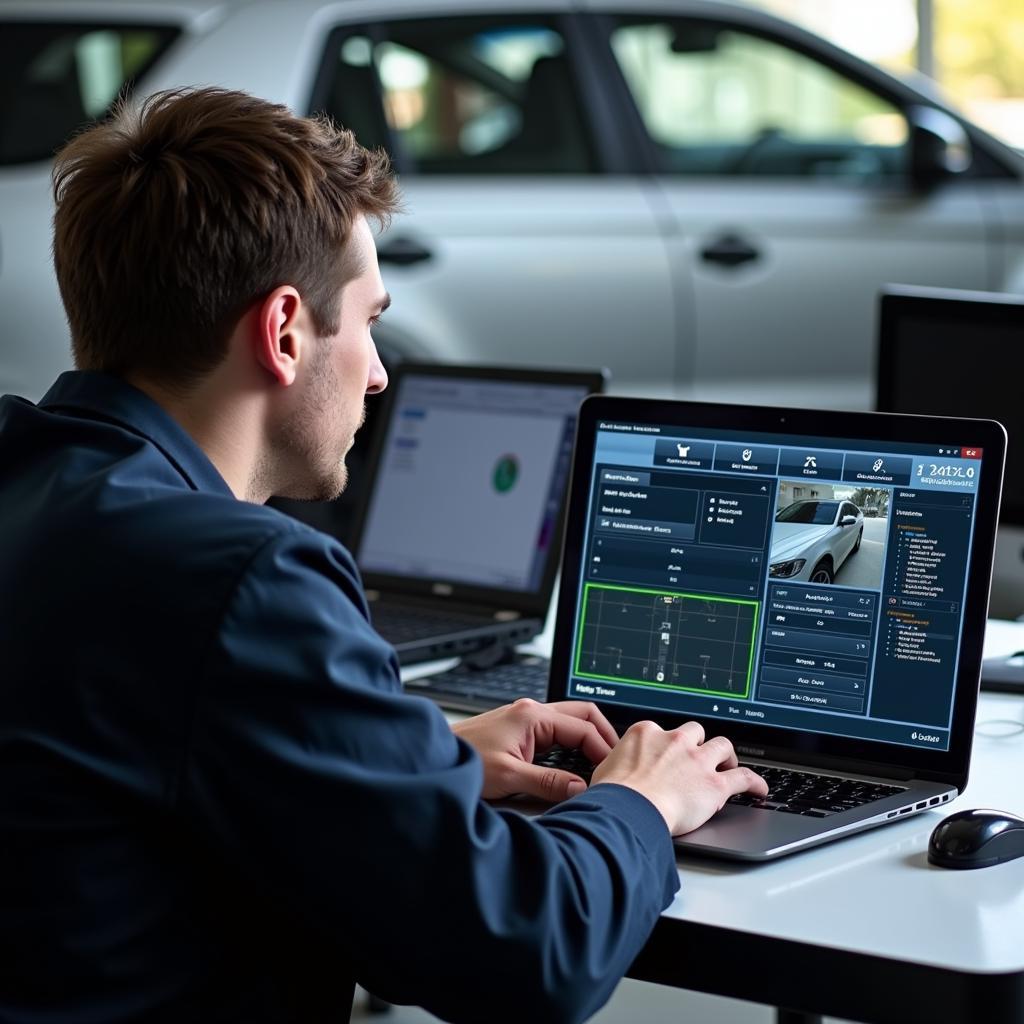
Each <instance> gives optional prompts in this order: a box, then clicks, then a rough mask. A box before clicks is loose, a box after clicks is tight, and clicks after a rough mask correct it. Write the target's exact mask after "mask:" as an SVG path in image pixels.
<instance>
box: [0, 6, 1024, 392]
mask: <svg viewBox="0 0 1024 1024" xmlns="http://www.w3.org/2000/svg"><path fill="white" fill-rule="evenodd" d="M0 56H2V59H3V68H4V72H3V75H2V76H0V309H2V310H3V314H4V315H3V318H2V320H0V392H4V391H15V392H19V393H22V394H25V395H27V396H28V397H31V398H36V397H38V396H39V395H40V394H41V393H42V392H43V390H44V389H45V388H46V387H47V385H48V384H49V383H50V381H51V380H52V378H53V377H54V376H55V375H56V373H57V372H58V371H59V370H61V369H63V368H65V367H66V366H67V364H68V360H69V356H68V345H67V328H66V324H65V321H64V316H63V312H62V309H61V305H60V301H59V298H58V295H57V289H56V285H55V282H54V277H53V272H52V269H51V267H50V217H51V197H50V181H49V172H50V158H51V156H52V153H53V151H54V150H55V149H56V148H58V147H59V146H60V145H61V143H62V142H63V141H64V140H65V139H66V138H67V137H68V136H69V135H70V134H71V133H72V132H73V131H74V130H75V129H76V128H78V127H79V126H80V125H81V124H82V123H83V122H86V121H88V120H89V119H91V118H95V117H101V116H103V115H104V113H105V111H106V110H107V109H108V107H109V105H110V103H111V101H112V99H113V98H114V97H115V95H116V94H118V93H119V92H120V91H122V90H132V89H134V92H135V93H136V95H138V96H142V95H145V94H147V93H150V92H152V91H154V90H157V89H161V88H166V87H169V86H182V85H199V84H211V83H212V84H219V85H223V86H227V87H232V88H239V89H245V90H248V91H250V92H253V93H256V94H258V95H261V96H265V97H268V98H270V99H274V100H278V101H283V102H285V103H287V104H288V105H290V106H291V107H292V108H293V109H294V110H296V111H298V112H301V113H307V112H316V111H326V112H328V113H329V114H331V115H332V116H334V117H335V118H336V119H337V120H339V121H341V122H342V123H344V124H346V125H348V126H350V127H352V128H353V129H354V130H355V132H356V134H357V136H358V137H359V138H360V139H361V140H362V141H363V142H364V143H366V144H369V145H381V146H384V147H386V148H387V149H388V150H389V151H390V152H391V153H392V155H393V157H394V163H395V166H396V167H397V169H398V171H399V172H400V175H401V182H402V186H403V189H404V192H405V195H406V210H407V212H406V213H405V214H404V215H402V216H400V217H398V218H397V219H396V220H395V222H394V224H393V226H392V228H391V230H390V231H389V232H388V233H387V234H386V235H384V236H383V237H382V238H381V239H380V256H381V260H382V264H383V271H384V275H385V279H386V283H387V286H388V288H389V290H390V291H391V293H392V296H393V298H394V304H393V306H392V309H391V310H389V312H388V314H387V316H386V317H385V319H384V322H383V324H382V325H381V327H380V329H379V330H378V339H379V341H380V343H381V347H382V349H383V350H384V352H385V354H386V355H390V356H391V357H392V358H399V357H402V356H407V357H416V358H427V359H438V360H446V361H463V362H464V361H480V362H496V363H515V364H520V365H522V364H528V365H543V366H587V367H599V366H602V365H603V366H607V367H609V368H610V369H611V371H612V374H613V385H612V386H613V388H614V389H617V390H620V391H626V390H632V389H634V388H636V387H638V386H639V387H641V388H643V389H644V390H645V391H647V392H651V391H655V392H658V393H667V394H676V395H683V396H686V395H693V394H699V395H700V396H702V397H705V398H716V397H725V396H728V397H730V398H733V399H735V398H739V397H741V396H743V395H744V390H743V389H744V382H756V388H757V389H759V390H756V391H755V395H757V394H759V395H763V396H765V400H771V401H778V402H800V403H801V404H802V403H804V402H806V400H807V396H808V394H812V395H814V396H815V399H814V400H821V399H822V397H823V396H825V395H827V396H828V401H829V402H831V403H833V404H836V405H844V406H862V407H866V406H868V405H869V404H870V401H871V397H872V394H873V389H872V384H871V372H872V371H871V367H872V359H873V351H874V334H875V316H876V312H875V311H876V303H877V296H878V292H879V289H880V288H881V287H882V286H883V285H884V284H886V283H892V282H902V283H908V284H925V285H937V286H949V287H958V288H968V289H975V290H994V291H1012V290H1018V291H1024V187H1022V179H1024V159H1022V158H1021V156H1020V154H1018V153H1016V152H1015V151H1013V150H1012V149H1010V148H1009V147H1006V146H1004V145H1002V144H1001V143H999V142H998V141H996V140H995V139H993V138H992V137H991V136H989V135H987V134H986V133H985V132H983V131H982V130H981V129H980V128H978V127H976V126H974V125H972V124H970V123H969V122H968V121H967V120H965V119H964V118H963V117H962V116H961V115H959V114H957V113H955V112H953V111H951V110H949V109H948V108H947V107H946V106H945V105H944V104H943V102H942V101H941V100H940V99H939V98H938V97H937V96H936V95H934V94H933V92H932V91H931V87H930V86H929V85H927V84H926V83H925V82H924V81H922V82H919V83H917V85H910V84H908V83H906V82H904V81H901V80H898V79H897V78H894V77H893V76H891V75H889V74H887V73H885V72H883V71H881V70H879V69H878V68H876V67H874V66H872V65H870V64H868V63H866V62H864V61H862V60H859V59H857V58H856V57H853V56H851V55H850V54H848V53H846V52H844V51H843V50H841V49H839V48H837V47H836V46H834V45H832V44H830V43H828V42H826V41H825V40H823V39H821V38H819V37H817V36H815V35H813V34H811V33H808V32H806V31H803V30H801V29H799V28H797V27H795V26H793V25H791V24H789V23H787V22H785V21H782V20H779V19H777V18H775V17H772V16H770V15H768V14H765V13H762V12H760V11H757V10H752V9H750V8H748V7H743V6H739V5H730V4H727V3H712V2H702V0H671V2H666V0H646V2H645V3H644V4H643V5H638V4H636V3H635V2H633V0H531V2H530V3H529V4H528V5H524V4H522V3H520V2H518V0H517V2H514V3H509V4H508V5H507V6H505V7H502V6H501V5H498V4H495V3H494V0H336V2H333V3H324V2H315V0H288V2H285V0H247V2H243V0H159V2H149V0H0ZM752 386H755V385H752ZM755 400H756V397H755Z"/></svg>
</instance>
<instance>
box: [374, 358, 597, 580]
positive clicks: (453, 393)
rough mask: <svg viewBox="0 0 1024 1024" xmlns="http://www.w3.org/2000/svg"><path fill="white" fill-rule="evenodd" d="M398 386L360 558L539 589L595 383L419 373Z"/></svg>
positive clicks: (394, 568)
mask: <svg viewBox="0 0 1024 1024" xmlns="http://www.w3.org/2000/svg"><path fill="white" fill-rule="evenodd" d="M399 387H400V391H399V393H398V394H397V396H396V400H395V403H394V405H393V406H392V412H391V420H390V422H389V424H388V427H387V436H386V437H385V440H384V447H383V449H382V451H381V456H380V457H381V465H380V468H379V470H378V473H377V477H376V480H375V482H374V488H373V493H372V495H371V496H370V502H369V507H368V512H367V519H366V524H365V527H364V530H363V536H362V539H361V541H360V545H359V551H358V552H357V558H358V561H359V565H360V567H361V568H362V569H363V570H364V571H365V572H377V573H385V574H388V575H394V576H404V577H413V578H420V579H427V580H451V581H454V582H458V583H465V584H471V585H475V586H482V587H495V588H502V589H506V590H519V591H537V590H539V589H540V588H541V585H542V579H543V575H544V570H545V567H546V566H547V564H548V559H549V557H550V556H551V553H552V548H553V546H554V545H556V544H557V543H558V527H559V523H558V514H559V509H560V508H561V505H562V502H563V499H564V495H565V489H566V486H567V482H568V476H569V468H570V464H571V459H572V441H573V433H574V431H575V427H576V413H577V411H578V409H579V405H580V402H582V401H583V399H584V398H585V397H586V395H587V388H586V387H584V386H582V385H564V384H546V383H538V382H533V381H516V380H480V379H476V378H465V377H439V376H433V375H424V376H416V375H413V374H408V375H406V376H404V377H402V378H401V380H400V383H399Z"/></svg>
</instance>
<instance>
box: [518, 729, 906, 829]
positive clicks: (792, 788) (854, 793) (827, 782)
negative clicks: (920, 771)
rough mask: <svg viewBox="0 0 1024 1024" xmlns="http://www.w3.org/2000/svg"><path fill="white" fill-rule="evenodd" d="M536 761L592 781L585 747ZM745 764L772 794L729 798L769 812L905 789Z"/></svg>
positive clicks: (811, 810)
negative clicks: (582, 749)
mask: <svg viewBox="0 0 1024 1024" xmlns="http://www.w3.org/2000/svg"><path fill="white" fill-rule="evenodd" d="M534 764H539V765H542V766H543V767H545V768H562V769H564V770H565V771H570V772H573V773H574V774H576V775H579V776H580V777H581V778H583V779H586V781H587V782H590V777H591V775H593V773H594V766H593V765H592V764H591V763H590V761H589V760H588V759H587V758H586V756H585V755H584V754H583V751H581V750H575V749H572V750H571V749H568V748H566V747H557V746H556V747H552V748H551V750H549V751H547V752H546V753H544V754H541V755H539V756H538V757H535V758H534ZM743 767H745V768H750V769H752V770H753V771H755V772H757V774H758V775H760V776H761V778H763V779H764V780H765V782H767V783H768V796H767V797H765V798H764V799H761V798H759V797H755V796H753V795H752V794H750V793H738V794H737V795H736V796H734V797H731V798H730V799H729V803H731V804H740V805H742V806H746V807H757V808H760V809H761V810H765V811H784V812H785V813H787V814H804V815H807V816H808V817H811V818H827V817H829V816H830V815H832V814H840V813H842V812H843V811H851V810H854V809H855V808H857V807H862V806H863V805H864V804H867V803H871V802H872V801H874V800H881V799H883V798H884V797H887V796H893V795H894V794H896V793H903V792H905V788H904V787H903V786H887V785H884V784H881V783H875V782H863V781H861V780H859V779H844V778H842V777H841V776H838V775H817V774H815V773H813V772H801V771H796V770H795V769H792V768H776V767H772V766H769V765H758V764H746V763H743Z"/></svg>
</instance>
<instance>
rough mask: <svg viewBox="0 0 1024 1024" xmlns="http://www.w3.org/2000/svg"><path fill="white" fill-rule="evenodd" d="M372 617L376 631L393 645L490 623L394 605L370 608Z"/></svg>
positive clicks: (408, 606)
mask: <svg viewBox="0 0 1024 1024" xmlns="http://www.w3.org/2000/svg"><path fill="white" fill-rule="evenodd" d="M370 616H371V620H372V622H373V628H374V629H376V630H377V632H378V633H380V635H381V636H382V637H384V639H385V640H387V641H388V642H389V643H392V644H402V643H406V642H408V641H410V640H418V639H420V637H425V636H444V635H445V634H446V633H455V632H458V631H460V630H462V629H473V628H475V627H477V626H482V625H485V624H486V623H487V622H489V621H490V619H489V618H486V617H484V616H482V615H467V614H460V613H459V612H455V611H432V610H431V609H429V608H418V607H416V606H414V605H394V604H381V605H371V606H370Z"/></svg>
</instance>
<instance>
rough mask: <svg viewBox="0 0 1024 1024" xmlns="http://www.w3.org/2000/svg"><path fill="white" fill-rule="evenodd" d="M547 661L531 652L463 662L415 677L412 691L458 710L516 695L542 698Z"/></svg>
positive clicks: (493, 703) (508, 699)
mask: <svg viewBox="0 0 1024 1024" xmlns="http://www.w3.org/2000/svg"><path fill="white" fill-rule="evenodd" d="M549 664H550V662H549V661H548V660H547V658H539V657H534V656H526V657H520V658H518V659H517V660H515V661H510V662H505V663H503V664H498V665H492V666H490V667H489V668H482V669H478V668H471V667H470V666H468V665H466V664H465V663H463V664H460V665H456V667H455V668H453V669H451V670H450V671H448V672H440V673H438V674H437V675H435V676H427V677H426V678H424V679H421V680H419V681H418V684H417V685H416V689H415V691H414V692H415V693H418V694H420V695H422V696H424V697H430V698H431V700H434V701H436V702H437V703H438V704H440V705H441V706H442V707H449V708H454V709H455V710H460V711H464V710H467V709H468V710H473V711H488V710H490V709H491V708H497V707H501V705H502V704H510V703H511V702H512V701H514V700H517V699H518V698H519V697H532V698H533V699H534V700H538V701H545V700H547V696H548V666H549Z"/></svg>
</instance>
